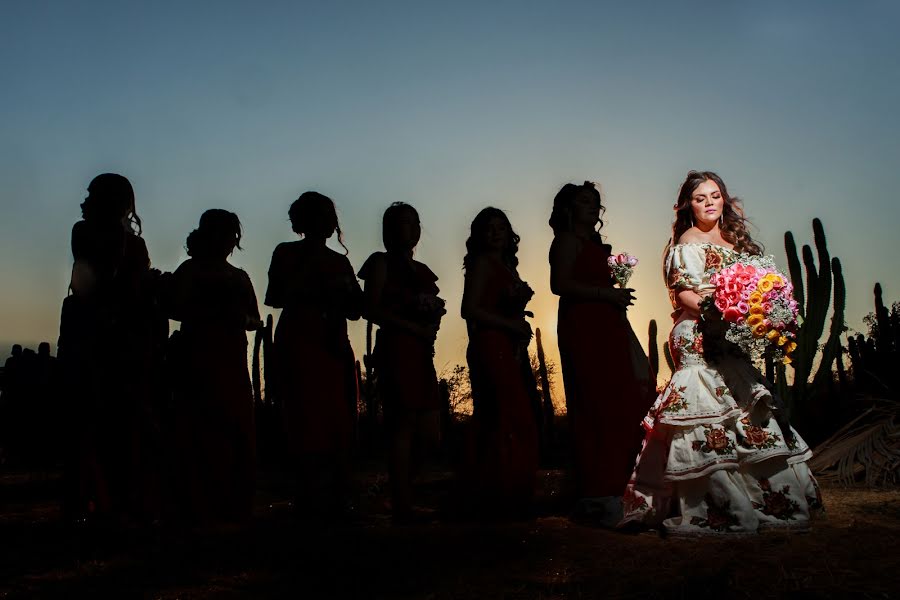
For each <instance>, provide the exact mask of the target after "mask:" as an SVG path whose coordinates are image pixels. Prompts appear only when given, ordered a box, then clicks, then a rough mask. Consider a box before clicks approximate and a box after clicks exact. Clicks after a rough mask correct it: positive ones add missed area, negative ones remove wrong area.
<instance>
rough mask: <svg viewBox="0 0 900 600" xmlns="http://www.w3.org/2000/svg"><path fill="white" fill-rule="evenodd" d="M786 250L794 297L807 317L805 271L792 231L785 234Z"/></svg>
mask: <svg viewBox="0 0 900 600" xmlns="http://www.w3.org/2000/svg"><path fill="white" fill-rule="evenodd" d="M784 252H785V254H787V261H788V272H789V273H790V275H791V283H793V284H794V299H795V300H797V304H798V306H799V308H800V317H801V318H804V319H805V318H806V306H805V302H806V295H805V294H804V293H803V271H802V270H801V267H800V258H799V256H798V255H797V244H796V243H795V242H794V234H793V233H791V232H790V231H788V232H785V234H784Z"/></svg>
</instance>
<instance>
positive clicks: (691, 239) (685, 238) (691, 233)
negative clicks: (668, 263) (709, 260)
mask: <svg viewBox="0 0 900 600" xmlns="http://www.w3.org/2000/svg"><path fill="white" fill-rule="evenodd" d="M707 242H709V240H707V239H705V238H704V237H703V234H701V233H700V232H699V231H696V230H694V229H688V230H687V231H685V232H684V233H682V234H681V237H679V238H678V239H677V240H675V245H676V246H677V245H679V244H705V243H707Z"/></svg>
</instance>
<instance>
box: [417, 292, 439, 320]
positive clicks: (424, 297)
mask: <svg viewBox="0 0 900 600" xmlns="http://www.w3.org/2000/svg"><path fill="white" fill-rule="evenodd" d="M445 304H446V303H445V302H444V299H443V298H439V297H438V296H435V295H434V294H416V296H415V298H414V299H413V310H414V312H415V314H416V321H418V322H420V323H424V324H425V325H440V323H441V317H443V316H444V315H446V314H447V309H446V308H444V305H445Z"/></svg>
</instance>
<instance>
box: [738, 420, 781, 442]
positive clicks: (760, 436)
mask: <svg viewBox="0 0 900 600" xmlns="http://www.w3.org/2000/svg"><path fill="white" fill-rule="evenodd" d="M741 422H742V423H743V422H744V420H743V419H742V420H741ZM780 441H781V436H780V435H778V434H777V433H773V432H771V431H766V430H765V429H763V428H762V427H760V426H758V425H749V426H746V427H744V439H743V440H741V446H743V447H745V448H758V449H763V448H774V447H775V446H777V445H778V442H780Z"/></svg>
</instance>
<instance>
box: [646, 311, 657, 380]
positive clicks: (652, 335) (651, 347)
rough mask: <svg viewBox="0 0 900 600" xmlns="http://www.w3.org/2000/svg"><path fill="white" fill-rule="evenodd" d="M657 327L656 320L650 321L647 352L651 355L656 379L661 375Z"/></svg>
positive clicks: (651, 366) (652, 369) (651, 363)
mask: <svg viewBox="0 0 900 600" xmlns="http://www.w3.org/2000/svg"><path fill="white" fill-rule="evenodd" d="M656 334H657V326H656V319H650V326H649V327H648V331H647V336H648V340H647V351H648V354H649V355H650V356H649V357H648V358H649V360H650V370H651V371H652V372H653V378H654V379H655V378H656V377H657V376H658V375H659V346H657V345H656Z"/></svg>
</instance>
